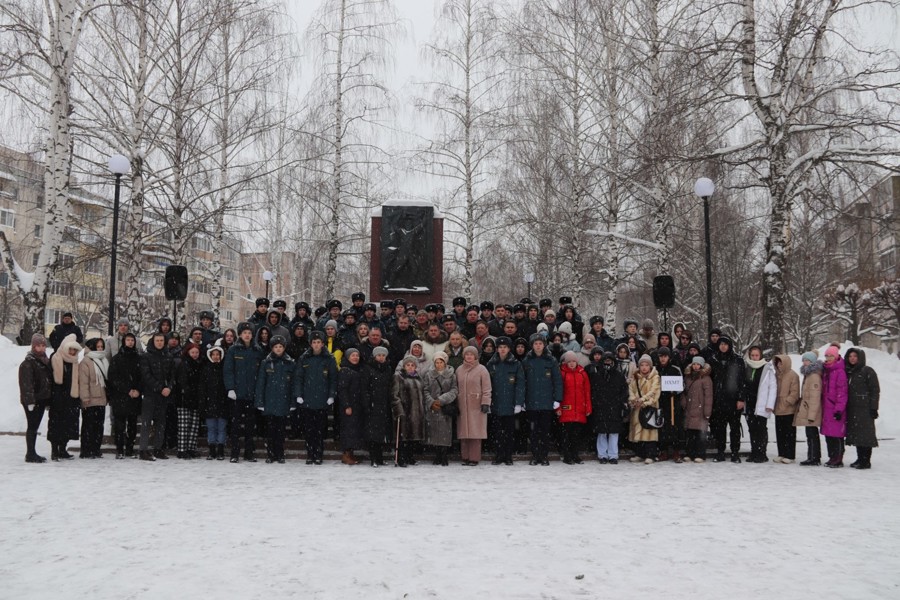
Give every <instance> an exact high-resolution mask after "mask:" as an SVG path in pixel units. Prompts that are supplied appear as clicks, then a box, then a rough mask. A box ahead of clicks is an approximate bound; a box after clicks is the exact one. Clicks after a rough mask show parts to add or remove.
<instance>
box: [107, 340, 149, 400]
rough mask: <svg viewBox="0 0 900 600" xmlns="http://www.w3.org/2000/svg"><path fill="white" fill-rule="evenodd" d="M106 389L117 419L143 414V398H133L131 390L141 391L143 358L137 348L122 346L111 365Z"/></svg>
mask: <svg viewBox="0 0 900 600" xmlns="http://www.w3.org/2000/svg"><path fill="white" fill-rule="evenodd" d="M108 375H109V376H108V377H107V381H106V389H107V392H108V394H109V403H110V404H111V405H112V412H113V415H115V416H117V417H136V416H137V415H139V414H141V397H140V396H138V397H137V398H132V397H131V396H129V395H128V392H129V391H131V390H137V391H139V392H140V391H142V389H141V356H140V354H138V352H137V348H126V347H125V346H121V347H120V348H119V352H118V353H117V354H116V355H115V356H113V358H112V360H111V361H110V363H109V373H108Z"/></svg>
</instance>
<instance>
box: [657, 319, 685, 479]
mask: <svg viewBox="0 0 900 600" xmlns="http://www.w3.org/2000/svg"><path fill="white" fill-rule="evenodd" d="M663 335H666V336H668V334H667V333H661V334H660V336H663ZM656 360H657V361H658V363H657V365H656V371H657V372H658V373H659V377H660V381H661V389H662V391H661V392H660V395H659V407H660V408H661V409H662V413H663V420H664V425H663V426H662V427H661V428H660V430H659V460H663V461H664V460H669V457H670V456H671V457H672V460H674V461H675V462H676V463H682V462H683V460H682V458H681V453H682V451H683V450H684V411H683V409H682V408H681V402H679V398H678V395H679V394H680V393H681V391H682V390H683V389H684V382H683V380H682V377H681V370H680V369H679V368H678V367H676V366H675V365H673V364H672V351H671V350H670V349H669V348H668V347H666V346H662V345H661V346H659V348H658V349H657V351H656ZM670 450H671V453H670Z"/></svg>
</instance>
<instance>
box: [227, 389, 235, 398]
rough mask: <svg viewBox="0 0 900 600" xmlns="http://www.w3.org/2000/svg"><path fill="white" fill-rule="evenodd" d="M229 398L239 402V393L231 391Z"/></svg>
mask: <svg viewBox="0 0 900 600" xmlns="http://www.w3.org/2000/svg"><path fill="white" fill-rule="evenodd" d="M228 397H229V398H231V399H232V400H237V392H235V391H234V390H230V391H229V392H228Z"/></svg>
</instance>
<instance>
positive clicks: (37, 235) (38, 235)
mask: <svg viewBox="0 0 900 600" xmlns="http://www.w3.org/2000/svg"><path fill="white" fill-rule="evenodd" d="M43 231H44V228H43V227H42V226H40V225H35V226H34V239H36V240H39V239H41V233H42V232H43Z"/></svg>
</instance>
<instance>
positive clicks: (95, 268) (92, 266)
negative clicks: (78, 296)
mask: <svg viewBox="0 0 900 600" xmlns="http://www.w3.org/2000/svg"><path fill="white" fill-rule="evenodd" d="M84 270H85V272H86V273H90V274H91V275H102V274H103V267H102V266H101V265H100V259H98V258H94V259H91V260H89V261H87V262H86V263H85V265H84Z"/></svg>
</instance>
